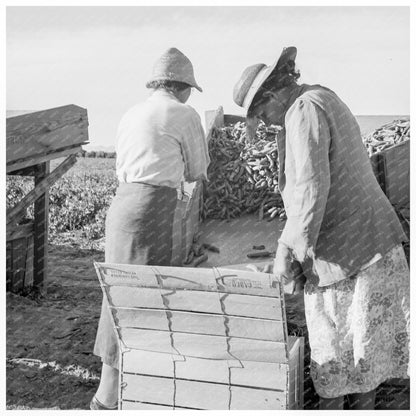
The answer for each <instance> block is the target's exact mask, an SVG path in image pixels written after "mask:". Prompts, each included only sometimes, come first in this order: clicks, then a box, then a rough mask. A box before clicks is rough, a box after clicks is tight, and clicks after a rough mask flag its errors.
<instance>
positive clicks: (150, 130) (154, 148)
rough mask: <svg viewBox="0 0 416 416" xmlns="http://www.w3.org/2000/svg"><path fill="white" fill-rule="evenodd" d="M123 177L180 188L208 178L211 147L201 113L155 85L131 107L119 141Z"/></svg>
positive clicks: (119, 167) (119, 172)
mask: <svg viewBox="0 0 416 416" xmlns="http://www.w3.org/2000/svg"><path fill="white" fill-rule="evenodd" d="M116 152H117V160H116V173H117V177H118V180H119V181H120V182H122V183H123V182H127V183H130V182H144V183H148V184H152V185H161V186H169V187H172V188H179V187H180V184H181V181H183V179H185V181H187V182H193V181H196V180H198V179H206V178H207V167H208V164H209V155H208V147H207V142H206V139H205V134H204V130H203V128H202V125H201V119H200V117H199V115H198V113H197V112H196V111H195V110H194V109H193V108H192V107H190V106H189V105H186V104H182V103H181V102H180V101H179V100H177V99H176V97H174V96H173V95H172V94H170V93H169V92H167V91H164V90H157V91H155V92H154V93H153V94H152V95H150V96H149V97H148V98H147V100H146V101H144V102H143V103H140V104H137V105H135V106H134V107H133V108H131V109H130V110H128V111H127V113H126V114H125V115H124V116H123V118H122V119H121V121H120V124H119V127H118V131H117V143H116Z"/></svg>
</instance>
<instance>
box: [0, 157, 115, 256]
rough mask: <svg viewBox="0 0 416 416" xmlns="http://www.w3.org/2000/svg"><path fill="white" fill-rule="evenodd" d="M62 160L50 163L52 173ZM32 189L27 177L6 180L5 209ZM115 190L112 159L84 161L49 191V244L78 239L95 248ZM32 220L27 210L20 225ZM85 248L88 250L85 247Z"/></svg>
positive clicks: (31, 213)
mask: <svg viewBox="0 0 416 416" xmlns="http://www.w3.org/2000/svg"><path fill="white" fill-rule="evenodd" d="M62 160H63V159H56V160H53V161H52V162H51V170H52V169H54V168H55V167H56V166H57V165H58V164H59V163H61V162H62ZM32 188H33V179H31V178H29V177H20V176H9V177H7V190H6V201H7V208H9V207H11V206H14V205H15V204H16V203H17V202H19V201H20V199H22V198H23V196H24V195H25V194H26V193H27V192H29V191H30V190H31V189H32ZM116 188H117V178H116V174H115V159H108V158H83V157H79V158H78V160H77V163H76V164H75V165H74V166H73V167H72V168H71V169H70V170H69V171H68V172H67V173H66V174H65V175H64V176H63V177H62V178H61V179H59V180H58V181H57V182H56V183H55V184H54V185H53V186H52V187H51V188H50V190H49V233H50V241H51V242H52V243H54V242H57V239H62V238H67V239H71V236H72V238H74V239H75V238H76V239H78V240H79V239H81V241H82V242H83V245H88V244H89V245H90V246H91V247H94V242H95V241H97V240H99V239H101V238H102V237H103V236H104V224H105V215H106V212H107V209H108V207H109V205H110V203H111V200H112V198H113V196H114V194H115V191H116ZM32 218H33V207H30V208H28V210H27V213H26V217H25V219H24V220H23V222H25V221H28V220H29V219H32ZM86 248H88V247H86Z"/></svg>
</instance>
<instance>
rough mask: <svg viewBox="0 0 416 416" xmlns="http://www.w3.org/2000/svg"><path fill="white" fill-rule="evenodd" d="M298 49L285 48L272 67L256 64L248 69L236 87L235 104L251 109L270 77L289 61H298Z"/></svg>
mask: <svg viewBox="0 0 416 416" xmlns="http://www.w3.org/2000/svg"><path fill="white" fill-rule="evenodd" d="M296 53H297V49H296V48H295V47H294V46H290V47H288V48H283V51H282V53H281V54H280V57H279V59H278V60H277V61H276V62H275V63H274V64H273V65H271V66H266V65H265V64H255V65H251V66H249V67H247V68H246V69H245V70H244V71H243V73H242V75H241V77H240V79H239V80H238V81H237V83H236V84H235V86H234V91H233V99H234V102H235V103H236V104H237V105H239V106H240V107H244V108H245V109H246V110H248V109H249V108H250V105H251V103H252V102H253V99H254V97H255V95H256V93H257V92H258V90H259V89H260V88H261V87H262V85H263V84H264V83H265V81H266V80H267V79H268V78H269V76H270V75H271V74H272V73H274V72H277V71H279V70H280V69H281V68H282V67H283V66H284V64H286V62H287V61H289V60H292V61H294V60H295V59H296Z"/></svg>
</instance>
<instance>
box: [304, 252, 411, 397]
mask: <svg viewBox="0 0 416 416" xmlns="http://www.w3.org/2000/svg"><path fill="white" fill-rule="evenodd" d="M409 298H410V276H409V268H408V265H407V262H406V258H405V255H404V251H403V248H402V246H397V247H395V248H393V249H392V250H391V251H389V252H388V253H387V254H386V255H385V256H384V257H383V258H382V259H381V260H379V261H377V262H376V263H374V264H373V265H371V266H370V267H368V268H366V269H365V270H363V271H361V272H360V273H359V274H357V276H356V277H354V278H350V279H345V280H343V281H341V282H338V283H335V284H333V285H330V286H327V287H323V288H320V287H317V286H314V285H312V284H311V283H306V286H305V316H306V322H307V326H308V333H309V344H310V347H311V377H312V380H313V383H314V387H315V390H316V392H317V393H318V395H319V396H321V397H323V398H334V397H339V396H343V395H346V394H352V393H366V392H369V391H371V390H374V389H375V388H377V386H379V385H380V384H381V383H383V382H384V381H386V380H387V379H390V378H407V377H408V376H409V369H408V366H409V329H410V322H409V320H410V305H409V303H410V299H409Z"/></svg>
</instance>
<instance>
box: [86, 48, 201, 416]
mask: <svg viewBox="0 0 416 416" xmlns="http://www.w3.org/2000/svg"><path fill="white" fill-rule="evenodd" d="M146 86H147V88H150V89H151V91H152V93H151V95H150V96H149V98H148V99H147V100H146V101H145V102H143V103H140V104H138V105H136V106H134V107H133V108H131V109H130V110H129V111H127V113H126V114H125V115H124V116H123V118H122V119H121V122H120V124H119V127H118V131H117V144H116V152H117V161H116V173H117V177H118V180H119V187H118V189H117V193H116V196H115V197H114V199H113V201H112V204H111V206H110V208H109V211H108V213H107V218H106V232H105V233H106V245H105V261H106V262H108V263H119V264H120V263H122V264H146V265H159V266H169V265H170V264H171V257H172V225H173V217H174V211H175V208H176V201H177V189H178V188H179V187H180V184H181V181H182V179H183V178H184V179H185V180H186V181H189V182H191V181H196V180H198V179H206V172H207V167H208V163H209V156H208V148H207V144H206V140H205V135H204V130H203V128H202V125H201V120H200V117H199V115H198V113H197V112H196V111H195V110H194V109H193V108H192V107H190V106H189V105H186V104H185V102H186V101H187V100H188V98H189V96H190V93H191V89H192V88H196V89H197V90H199V91H202V89H201V87H200V86H199V85H198V84H197V83H196V81H195V78H194V71H193V66H192V63H191V62H190V60H189V59H188V58H187V57H186V56H185V55H184V54H183V53H182V52H181V51H179V50H178V49H176V48H170V49H168V50H167V51H166V52H165V53H164V54H163V55H162V56H161V57H160V58H159V59H158V60H157V62H156V63H155V65H154V67H153V74H152V77H151V79H150V80H149V81H148V82H147V84H146ZM94 354H95V355H98V356H99V357H101V360H102V363H103V364H102V373H101V380H100V385H99V387H98V390H97V392H96V394H95V396H94V397H93V399H92V401H91V404H90V407H91V409H93V410H106V409H116V408H117V399H118V382H119V379H118V375H119V371H118V369H119V351H118V341H117V338H116V335H115V333H114V329H113V327H112V324H111V317H110V314H109V311H108V307H107V305H106V302H105V301H104V300H103V304H102V310H101V316H100V321H99V325H98V330H97V337H96V341H95V346H94Z"/></svg>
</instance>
